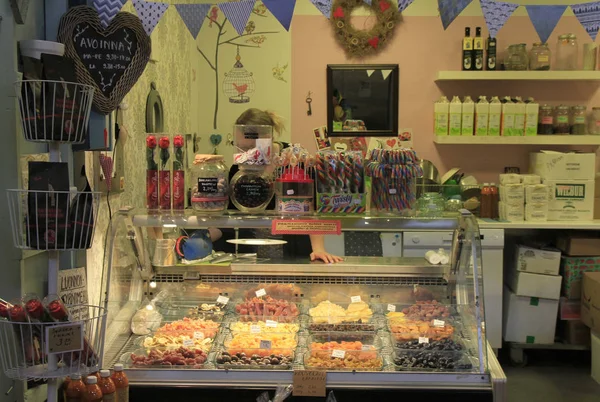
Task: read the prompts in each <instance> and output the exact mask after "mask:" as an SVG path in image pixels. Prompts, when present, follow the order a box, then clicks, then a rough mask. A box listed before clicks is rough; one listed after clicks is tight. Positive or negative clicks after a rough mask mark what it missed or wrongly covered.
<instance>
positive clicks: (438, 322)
mask: <svg viewBox="0 0 600 402" xmlns="http://www.w3.org/2000/svg"><path fill="white" fill-rule="evenodd" d="M445 325H446V323H445V322H444V321H442V320H433V326H434V327H440V328H441V327H443V326H445Z"/></svg>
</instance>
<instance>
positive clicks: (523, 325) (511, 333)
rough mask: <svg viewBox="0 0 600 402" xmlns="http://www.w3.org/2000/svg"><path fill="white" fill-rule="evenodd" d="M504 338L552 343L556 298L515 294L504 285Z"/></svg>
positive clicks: (556, 313) (536, 342) (556, 312)
mask: <svg viewBox="0 0 600 402" xmlns="http://www.w3.org/2000/svg"><path fill="white" fill-rule="evenodd" d="M503 308H504V312H503V315H504V317H503V318H504V320H503V321H504V326H503V330H504V340H505V341H507V342H521V343H534V344H552V343H554V334H555V332H556V319H557V315H558V300H549V299H540V298H538V297H526V296H517V295H516V294H514V293H513V292H512V291H511V290H510V289H508V287H504V303H503Z"/></svg>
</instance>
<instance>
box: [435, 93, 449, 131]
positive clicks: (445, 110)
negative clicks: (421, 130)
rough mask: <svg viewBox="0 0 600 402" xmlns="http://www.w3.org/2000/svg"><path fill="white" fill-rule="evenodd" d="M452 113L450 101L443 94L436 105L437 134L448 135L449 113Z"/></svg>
mask: <svg viewBox="0 0 600 402" xmlns="http://www.w3.org/2000/svg"><path fill="white" fill-rule="evenodd" d="M449 113H450V102H449V101H448V98H446V97H445V96H442V97H441V98H440V100H439V101H437V102H435V105H434V122H433V124H434V130H435V135H448V114H449Z"/></svg>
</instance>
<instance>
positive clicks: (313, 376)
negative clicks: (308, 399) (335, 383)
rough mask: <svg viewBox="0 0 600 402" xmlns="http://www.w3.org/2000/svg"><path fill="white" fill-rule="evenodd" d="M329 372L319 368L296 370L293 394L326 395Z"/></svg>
mask: <svg viewBox="0 0 600 402" xmlns="http://www.w3.org/2000/svg"><path fill="white" fill-rule="evenodd" d="M326 383H327V372H326V371H319V370H294V381H293V385H294V388H293V389H294V390H293V392H292V395H293V396H317V397H324V396H325V393H326Z"/></svg>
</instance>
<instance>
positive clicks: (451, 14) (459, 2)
mask: <svg viewBox="0 0 600 402" xmlns="http://www.w3.org/2000/svg"><path fill="white" fill-rule="evenodd" d="M472 1H473V0H438V9H439V11H440V17H441V19H442V25H443V26H444V30H446V29H447V28H448V27H449V26H450V24H452V21H454V20H455V19H456V17H458V15H459V14H460V13H461V12H462V11H463V10H464V9H465V8H466V7H467V6H468V5H469V4H471V2H472Z"/></svg>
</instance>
